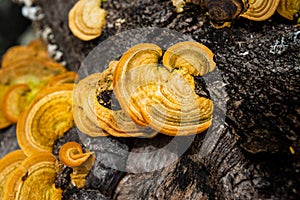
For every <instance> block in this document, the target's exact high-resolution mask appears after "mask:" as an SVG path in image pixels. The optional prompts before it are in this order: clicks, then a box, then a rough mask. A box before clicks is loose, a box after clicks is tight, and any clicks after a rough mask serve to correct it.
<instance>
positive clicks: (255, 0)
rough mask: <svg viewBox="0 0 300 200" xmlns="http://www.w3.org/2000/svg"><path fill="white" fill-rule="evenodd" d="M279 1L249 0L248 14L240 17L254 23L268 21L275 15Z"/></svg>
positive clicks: (245, 13)
mask: <svg viewBox="0 0 300 200" xmlns="http://www.w3.org/2000/svg"><path fill="white" fill-rule="evenodd" d="M279 1H280V0H268V1H266V0H249V1H248V3H246V9H247V10H246V12H244V13H242V14H241V15H240V16H241V17H244V18H247V19H250V20H254V21H264V20H267V19H269V18H270V17H271V16H272V15H273V14H274V13H275V11H276V9H277V6H278V4H279ZM245 2H247V1H245Z"/></svg>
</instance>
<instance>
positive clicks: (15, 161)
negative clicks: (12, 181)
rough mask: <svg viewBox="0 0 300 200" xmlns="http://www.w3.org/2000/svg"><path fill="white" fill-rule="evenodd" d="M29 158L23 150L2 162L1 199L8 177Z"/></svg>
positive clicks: (0, 176) (0, 163)
mask: <svg viewBox="0 0 300 200" xmlns="http://www.w3.org/2000/svg"><path fill="white" fill-rule="evenodd" d="M26 157H27V156H26V155H25V154H24V152H23V151H22V150H15V151H13V152H10V153H9V154H7V155H5V156H4V157H3V158H2V159H1V160H0V199H3V194H4V185H5V183H6V180H7V177H8V176H9V174H10V173H11V172H13V171H14V170H15V169H16V168H17V167H18V166H19V165H20V164H21V162H22V161H23V160H24V159H25V158H26Z"/></svg>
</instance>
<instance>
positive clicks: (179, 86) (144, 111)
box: [113, 41, 215, 136]
mask: <svg viewBox="0 0 300 200" xmlns="http://www.w3.org/2000/svg"><path fill="white" fill-rule="evenodd" d="M161 56H162V50H161V49H160V47H159V46H157V45H155V44H149V43H145V44H138V45H136V46H134V47H132V48H130V49H129V50H128V51H127V52H125V53H124V54H123V56H122V57H121V59H120V61H119V63H118V65H117V67H116V69H115V72H114V79H113V85H114V92H115V94H116V97H117V99H118V101H119V103H120V105H121V107H122V109H123V110H124V112H125V113H126V114H127V115H129V116H130V117H131V118H132V120H133V121H134V122H136V123H137V124H139V125H141V126H149V127H151V128H153V129H155V130H157V131H160V132H161V133H164V134H167V135H172V136H174V135H181V136H183V135H191V134H196V133H200V132H203V131H204V130H206V129H207V128H208V127H209V126H210V125H211V120H212V111H213V103H212V101H211V100H210V99H207V98H204V97H199V96H198V95H197V94H196V93H195V91H194V87H195V86H194V78H193V76H192V75H204V74H205V73H207V72H210V71H212V70H213V69H214V68H215V63H214V62H213V53H212V52H211V51H210V50H209V49H208V48H207V47H205V46H204V45H200V44H198V43H196V42H191V41H190V42H182V43H177V44H175V45H173V46H172V47H170V48H169V49H168V50H167V51H166V53H165V54H164V56H163V58H162V60H163V64H164V66H159V65H158V60H159V59H161Z"/></svg>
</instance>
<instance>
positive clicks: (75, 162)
mask: <svg viewBox="0 0 300 200" xmlns="http://www.w3.org/2000/svg"><path fill="white" fill-rule="evenodd" d="M92 154H93V153H91V152H86V153H83V151H82V147H81V145H80V144H79V143H77V142H67V143H65V144H64V145H63V146H62V147H61V148H60V150H59V159H60V160H61V162H62V163H64V164H65V165H67V166H68V167H78V166H81V165H83V164H84V163H85V162H86V161H87V160H88V159H89V158H90V157H91V156H92Z"/></svg>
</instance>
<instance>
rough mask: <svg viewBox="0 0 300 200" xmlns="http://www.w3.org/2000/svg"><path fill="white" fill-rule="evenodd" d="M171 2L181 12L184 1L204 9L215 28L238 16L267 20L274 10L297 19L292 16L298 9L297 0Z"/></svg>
mask: <svg viewBox="0 0 300 200" xmlns="http://www.w3.org/2000/svg"><path fill="white" fill-rule="evenodd" d="M172 2H173V5H174V6H175V7H176V10H177V12H183V11H184V6H185V5H186V3H193V4H196V5H199V6H201V7H202V8H203V9H206V10H207V11H208V14H209V17H210V20H211V23H212V24H213V26H214V27H215V28H223V27H226V26H230V24H231V22H232V21H233V20H235V19H236V18H238V17H244V18H247V19H250V20H254V21H263V20H267V19H269V18H270V17H271V16H272V15H273V14H274V13H275V11H276V10H277V12H278V13H279V14H280V15H281V16H283V17H285V18H287V19H289V20H297V19H294V18H295V16H296V15H297V13H299V11H300V1H299V0H172ZM299 19H300V18H298V20H299ZM297 23H299V21H298V22H297Z"/></svg>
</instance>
